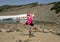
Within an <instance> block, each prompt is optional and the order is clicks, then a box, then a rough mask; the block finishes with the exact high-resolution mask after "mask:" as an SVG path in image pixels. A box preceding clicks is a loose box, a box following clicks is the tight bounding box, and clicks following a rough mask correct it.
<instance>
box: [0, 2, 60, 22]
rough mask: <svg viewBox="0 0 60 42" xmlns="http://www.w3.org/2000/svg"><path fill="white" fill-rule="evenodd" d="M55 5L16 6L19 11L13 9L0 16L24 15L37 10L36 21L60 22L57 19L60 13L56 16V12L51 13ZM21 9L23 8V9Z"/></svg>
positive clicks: (59, 18) (59, 19) (32, 4)
mask: <svg viewBox="0 0 60 42" xmlns="http://www.w3.org/2000/svg"><path fill="white" fill-rule="evenodd" d="M54 4H55V3H50V4H38V3H37V2H35V3H31V4H27V5H21V6H19V7H18V6H16V7H15V8H14V9H16V8H18V9H17V10H14V9H12V11H8V12H2V13H0V15H18V14H24V13H26V12H28V11H31V12H34V11H35V10H37V11H38V12H37V13H35V19H34V20H38V21H50V22H60V17H57V16H58V15H59V14H60V13H58V14H56V13H55V10H53V11H51V8H52V7H53V6H54ZM23 6H24V8H23ZM20 7H22V9H21V8H20ZM9 10H11V8H9ZM13 10H14V11H13Z"/></svg>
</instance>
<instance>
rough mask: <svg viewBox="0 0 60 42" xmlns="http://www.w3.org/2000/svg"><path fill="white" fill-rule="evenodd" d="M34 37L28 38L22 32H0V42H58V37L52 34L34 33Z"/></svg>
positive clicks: (59, 39)
mask: <svg viewBox="0 0 60 42" xmlns="http://www.w3.org/2000/svg"><path fill="white" fill-rule="evenodd" d="M34 35H35V37H31V38H30V37H29V35H28V33H23V32H0V42H19V40H21V41H22V42H60V36H57V35H54V34H52V33H42V32H35V33H34Z"/></svg>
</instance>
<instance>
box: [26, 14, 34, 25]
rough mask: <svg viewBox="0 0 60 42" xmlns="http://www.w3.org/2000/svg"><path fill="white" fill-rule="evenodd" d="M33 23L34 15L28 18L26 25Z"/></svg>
mask: <svg viewBox="0 0 60 42" xmlns="http://www.w3.org/2000/svg"><path fill="white" fill-rule="evenodd" d="M32 21H33V17H32V15H30V16H29V17H28V19H27V22H26V23H28V25H29V24H30V23H31V22H32Z"/></svg>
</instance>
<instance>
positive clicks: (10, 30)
mask: <svg viewBox="0 0 60 42" xmlns="http://www.w3.org/2000/svg"><path fill="white" fill-rule="evenodd" d="M13 31H15V30H14V29H9V30H7V31H6V32H13Z"/></svg>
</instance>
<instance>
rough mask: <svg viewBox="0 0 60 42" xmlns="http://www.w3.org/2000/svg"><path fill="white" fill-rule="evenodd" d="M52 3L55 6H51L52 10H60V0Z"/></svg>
mask: <svg viewBox="0 0 60 42" xmlns="http://www.w3.org/2000/svg"><path fill="white" fill-rule="evenodd" d="M51 4H54V6H53V7H52V8H51V10H56V13H59V12H60V2H53V3H51Z"/></svg>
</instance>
